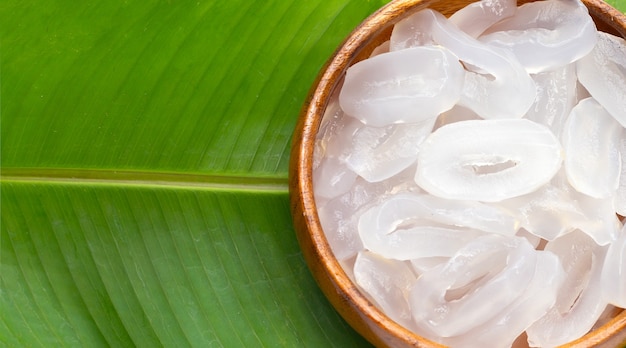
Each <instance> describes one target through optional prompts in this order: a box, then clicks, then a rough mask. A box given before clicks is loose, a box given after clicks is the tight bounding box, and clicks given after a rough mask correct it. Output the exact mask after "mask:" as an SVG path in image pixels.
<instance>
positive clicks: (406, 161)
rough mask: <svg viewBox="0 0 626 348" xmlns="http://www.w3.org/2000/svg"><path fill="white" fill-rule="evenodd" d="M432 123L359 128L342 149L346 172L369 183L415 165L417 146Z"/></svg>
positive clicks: (431, 126)
mask: <svg viewBox="0 0 626 348" xmlns="http://www.w3.org/2000/svg"><path fill="white" fill-rule="evenodd" d="M434 123H435V119H434V118H432V119H429V120H425V121H421V122H418V123H409V124H392V125H389V126H384V127H371V126H366V125H363V127H361V128H360V129H358V130H356V131H355V132H354V133H353V135H352V137H351V140H352V141H351V144H350V146H349V147H348V148H347V149H346V154H347V155H346V156H344V157H345V162H346V165H347V166H348V168H350V169H351V170H352V171H354V172H355V173H357V174H358V175H360V176H361V177H363V178H364V179H365V180H367V181H370V182H377V181H381V180H384V179H387V178H390V177H391V176H393V175H396V174H398V173H399V172H401V171H403V170H404V169H406V168H407V167H409V166H410V165H412V164H414V163H415V162H416V161H417V154H418V152H419V145H420V144H421V143H422V141H423V140H424V139H425V138H426V136H428V134H430V132H431V130H432V128H433V124H434Z"/></svg>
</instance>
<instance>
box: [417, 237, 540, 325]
mask: <svg viewBox="0 0 626 348" xmlns="http://www.w3.org/2000/svg"><path fill="white" fill-rule="evenodd" d="M536 259H537V252H536V251H535V250H534V249H533V248H532V246H531V245H530V244H529V243H528V242H527V241H526V239H523V238H516V237H504V236H500V235H496V234H490V235H486V236H483V237H481V238H477V239H475V240H474V241H472V242H471V243H469V244H467V245H466V246H465V247H463V248H462V249H460V250H459V251H458V252H457V253H456V254H455V255H454V256H453V257H452V258H451V259H450V260H449V261H448V262H447V263H445V264H443V265H441V266H438V267H435V268H433V269H431V270H430V271H427V272H425V273H424V274H422V275H421V276H420V277H419V278H418V280H417V281H416V282H415V284H414V286H413V288H412V289H411V292H410V294H409V304H410V306H411V310H412V313H413V320H414V321H415V323H416V324H417V325H418V326H419V327H422V328H425V331H430V332H433V333H435V334H437V335H438V336H441V337H451V336H457V335H461V334H465V333H467V332H470V330H472V329H475V328H477V327H479V326H480V325H482V324H484V323H486V322H487V321H489V320H490V319H492V318H494V317H495V316H496V315H498V313H500V312H501V311H502V310H503V308H506V307H507V306H509V305H511V304H512V303H514V302H515V300H516V299H517V298H518V297H519V296H520V295H522V294H523V293H524V291H525V290H526V288H527V287H528V284H529V282H530V281H531V280H532V279H533V277H534V273H535V266H536V265H535V264H536Z"/></svg>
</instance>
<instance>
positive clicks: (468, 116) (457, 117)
mask: <svg viewBox="0 0 626 348" xmlns="http://www.w3.org/2000/svg"><path fill="white" fill-rule="evenodd" d="M480 119H481V118H480V116H478V115H477V114H476V113H475V112H474V111H472V110H470V109H468V108H466V107H464V106H460V105H455V106H454V107H453V108H452V109H450V110H448V111H446V112H444V113H442V114H441V115H439V117H437V121H435V125H434V126H433V131H435V130H437V129H438V128H441V127H443V126H445V125H447V124H450V123H454V122H460V121H468V120H480Z"/></svg>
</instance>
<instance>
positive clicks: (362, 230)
mask: <svg viewBox="0 0 626 348" xmlns="http://www.w3.org/2000/svg"><path fill="white" fill-rule="evenodd" d="M379 215H380V213H379V209H378V207H376V206H375V207H373V208H370V209H369V210H367V211H366V212H364V213H363V214H362V215H361V217H360V218H359V224H358V231H359V236H360V237H361V241H362V242H363V245H364V246H365V248H366V249H368V250H371V251H373V252H375V253H377V254H380V255H382V256H384V257H387V258H390V259H394V260H411V259H418V258H422V257H432V256H452V255H453V254H454V253H455V252H456V251H457V250H459V249H460V248H461V247H463V246H464V245H465V244H467V243H468V242H470V241H471V240H473V239H475V238H477V237H478V236H481V235H483V234H484V232H480V231H476V230H470V229H467V228H455V227H450V226H443V225H440V224H437V223H433V222H430V221H420V220H415V221H411V222H410V223H408V224H406V225H404V224H403V225H399V226H393V227H392V226H389V227H391V228H384V229H380V228H375V227H374V226H376V225H377V222H378V220H379Z"/></svg>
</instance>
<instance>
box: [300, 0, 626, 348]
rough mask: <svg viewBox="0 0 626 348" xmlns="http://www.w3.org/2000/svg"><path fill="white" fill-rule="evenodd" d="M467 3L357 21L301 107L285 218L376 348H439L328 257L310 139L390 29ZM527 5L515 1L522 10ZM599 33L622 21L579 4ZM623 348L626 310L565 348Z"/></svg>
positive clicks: (406, 6) (430, 0) (407, 5)
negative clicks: (420, 14)
mask: <svg viewBox="0 0 626 348" xmlns="http://www.w3.org/2000/svg"><path fill="white" fill-rule="evenodd" d="M471 2H473V1H471V0H466V1H462V0H455V1H446V0H440V1H437V0H397V1H392V2H391V3H389V4H388V5H386V6H384V7H383V8H381V9H380V10H378V11H377V12H375V13H374V14H372V15H371V16H370V17H368V18H367V19H366V20H365V21H363V22H362V23H361V24H360V25H359V26H358V27H357V28H356V29H355V30H354V31H353V32H352V33H351V34H350V35H349V36H348V38H347V39H346V40H345V41H344V42H343V44H342V45H341V46H340V47H339V48H338V49H337V51H336V52H335V53H334V55H333V56H332V57H331V58H330V60H329V61H328V62H327V63H326V65H325V66H324V68H323V69H322V70H321V72H320V74H319V75H318V77H317V80H316V81H315V83H314V85H313V87H312V89H311V91H310V94H309V96H308V98H307V100H306V102H305V104H304V106H303V109H302V112H301V115H300V118H299V120H298V123H297V126H296V129H295V132H294V137H293V144H292V151H291V160H290V177H289V187H290V199H291V213H292V216H293V222H294V226H295V229H296V233H297V237H298V241H299V243H300V246H301V248H302V252H303V254H304V258H305V260H306V262H307V264H308V266H309V268H310V270H311V272H312V274H313V277H314V278H315V279H316V281H317V283H318V284H319V286H320V288H321V289H322V291H323V292H324V294H325V295H326V297H327V298H328V300H329V301H330V302H331V304H332V305H333V307H334V308H335V309H336V310H337V311H338V312H339V313H340V314H341V316H342V317H343V318H344V319H345V320H346V321H347V322H348V323H349V324H350V325H351V326H352V327H353V328H354V329H356V331H358V332H359V333H360V334H361V335H363V336H364V337H365V338H366V339H367V340H368V341H370V342H371V343H373V344H374V345H376V346H379V347H442V346H441V345H439V344H437V343H434V342H432V341H429V340H428V339H426V338H424V337H421V336H419V335H417V334H415V333H412V332H411V331H409V330H407V329H405V328H404V327H402V326H400V325H398V324H397V323H395V322H394V321H392V320H391V319H389V318H388V317H387V316H386V315H385V314H383V313H382V312H381V311H380V310H378V309H377V308H376V306H375V305H374V304H372V303H371V302H370V301H369V300H368V299H367V298H366V297H365V296H364V295H363V294H361V292H360V291H359V290H358V288H357V287H356V285H355V284H354V283H352V281H351V280H350V279H349V278H348V276H347V275H346V273H345V272H344V270H343V269H342V267H341V266H340V264H339V263H338V261H337V260H336V259H335V257H334V256H333V253H332V251H331V249H330V246H329V244H328V241H327V240H326V237H325V236H324V232H323V231H322V226H321V225H320V221H319V217H318V214H317V207H316V205H315V200H314V197H313V188H312V187H313V182H312V163H313V148H314V142H315V137H316V134H317V132H318V129H319V126H320V122H321V120H322V116H323V115H324V111H325V109H326V106H327V104H328V102H329V99H330V97H331V96H332V95H333V92H334V91H335V90H336V89H337V87H338V86H339V85H340V82H341V81H342V79H343V77H344V75H345V72H346V69H347V68H348V67H349V66H350V65H352V64H354V63H356V62H358V61H360V60H362V59H365V58H367V57H368V56H369V55H370V53H371V52H372V50H373V49H374V48H375V47H376V46H378V45H379V44H380V43H382V42H384V41H386V40H387V39H388V38H389V36H390V34H391V29H392V26H393V24H395V23H397V22H398V21H399V20H401V19H403V18H405V17H407V16H409V15H411V14H412V13H414V12H416V11H418V10H421V9H424V8H427V7H429V8H432V9H434V10H437V11H439V12H441V13H443V14H444V15H446V16H449V15H451V14H452V13H454V12H455V11H457V10H459V9H460V8H462V7H464V6H465V5H467V4H469V3H471ZM524 2H528V1H520V2H519V4H522V3H524ZM583 2H584V3H585V5H586V6H587V8H588V9H589V12H590V14H591V16H592V17H593V19H594V21H595V23H596V26H597V27H598V29H599V30H602V31H605V32H609V33H611V34H614V35H618V36H621V37H625V38H626V16H624V15H623V14H622V13H621V12H619V11H617V10H616V9H614V8H612V7H611V6H609V5H607V4H606V3H605V2H603V1H602V0H583ZM625 343H626V310H619V311H617V313H616V314H615V317H614V318H613V319H612V320H611V321H610V322H608V323H606V324H605V325H603V326H601V327H599V328H598V329H596V330H594V331H592V332H590V333H588V334H587V335H585V336H584V337H582V338H580V339H578V340H576V341H574V342H571V343H569V344H566V345H565V346H566V347H592V346H598V345H602V346H605V347H617V346H620V345H621V344H625Z"/></svg>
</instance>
